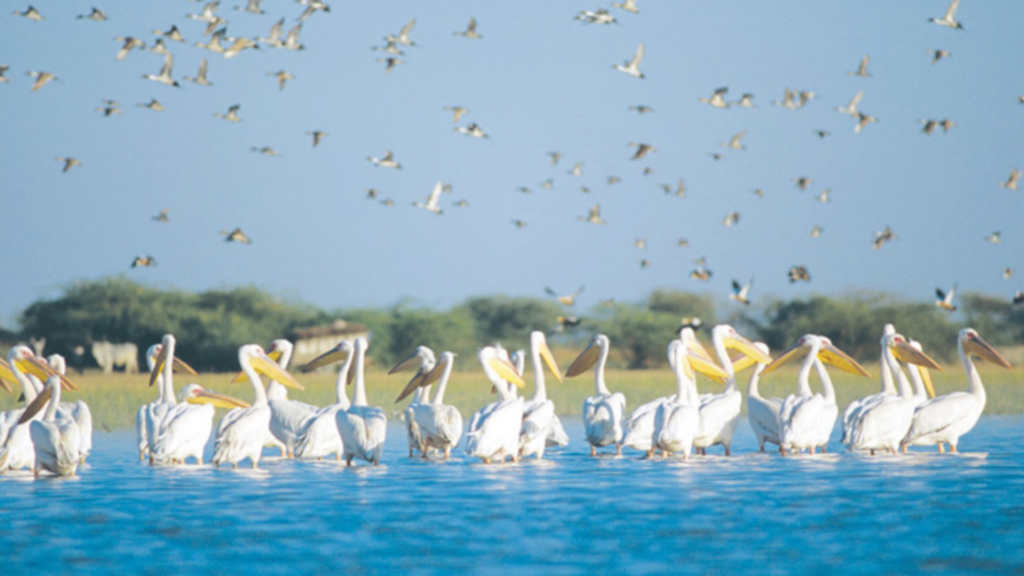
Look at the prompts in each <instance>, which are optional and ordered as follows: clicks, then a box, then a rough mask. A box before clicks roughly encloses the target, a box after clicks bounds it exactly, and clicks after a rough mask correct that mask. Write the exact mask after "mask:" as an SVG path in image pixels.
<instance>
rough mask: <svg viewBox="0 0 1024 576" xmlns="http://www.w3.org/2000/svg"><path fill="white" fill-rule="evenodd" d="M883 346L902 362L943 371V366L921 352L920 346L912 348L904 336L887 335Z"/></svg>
mask: <svg viewBox="0 0 1024 576" xmlns="http://www.w3.org/2000/svg"><path fill="white" fill-rule="evenodd" d="M882 346H884V347H886V348H889V349H890V350H892V353H893V356H895V357H896V358H897V359H898V360H900V361H902V362H906V363H908V364H914V365H915V366H922V367H925V368H929V369H932V370H939V371H942V366H939V364H938V363H937V362H935V360H932V359H931V358H930V357H929V356H928V355H927V354H925V353H924V352H922V351H921V345H920V344H918V345H917V347H914V346H912V345H911V343H910V342H908V341H907V339H906V338H905V337H904V336H903V335H902V334H898V333H896V332H893V333H892V334H889V333H886V334H885V335H883V336H882Z"/></svg>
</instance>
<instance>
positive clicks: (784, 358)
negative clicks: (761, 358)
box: [761, 343, 810, 376]
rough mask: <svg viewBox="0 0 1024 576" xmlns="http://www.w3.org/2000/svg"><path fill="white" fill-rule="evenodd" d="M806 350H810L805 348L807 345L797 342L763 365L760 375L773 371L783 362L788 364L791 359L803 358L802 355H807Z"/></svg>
mask: <svg viewBox="0 0 1024 576" xmlns="http://www.w3.org/2000/svg"><path fill="white" fill-rule="evenodd" d="M808 352H810V349H809V348H807V346H804V345H803V344H800V343H798V344H797V345H796V346H793V347H792V348H790V349H789V350H786V351H785V352H783V353H782V355H781V356H779V357H778V358H776V359H775V360H772V361H771V362H769V363H768V365H767V366H765V367H764V370H762V371H761V375H762V376H764V375H765V374H768V373H769V372H772V371H774V370H775V369H776V368H778V367H779V366H782V365H783V364H788V363H790V362H792V361H793V360H796V359H799V358H803V357H804V356H807V353H808Z"/></svg>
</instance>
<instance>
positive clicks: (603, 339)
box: [565, 334, 611, 378]
mask: <svg viewBox="0 0 1024 576" xmlns="http://www.w3.org/2000/svg"><path fill="white" fill-rule="evenodd" d="M610 345H611V343H610V342H609V340H608V337H607V336H605V335H604V334H597V335H596V336H594V337H593V338H592V339H591V340H590V344H587V347H586V348H584V349H583V352H580V355H579V356H577V357H576V359H575V360H573V361H572V364H570V365H569V369H568V370H566V371H565V377H566V378H572V377H574V376H579V375H580V374H582V373H584V372H586V371H587V370H590V368H591V367H592V366H593V365H594V364H597V360H598V358H600V357H601V352H602V351H603V350H607V349H608V347H609V346H610Z"/></svg>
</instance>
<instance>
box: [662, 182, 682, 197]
mask: <svg viewBox="0 0 1024 576" xmlns="http://www.w3.org/2000/svg"><path fill="white" fill-rule="evenodd" d="M661 190H662V191H663V192H664V193H665V194H674V195H675V196H676V197H678V198H686V183H685V182H683V179H682V178H680V179H679V182H677V183H676V186H675V188H672V186H671V185H669V184H662V185H661Z"/></svg>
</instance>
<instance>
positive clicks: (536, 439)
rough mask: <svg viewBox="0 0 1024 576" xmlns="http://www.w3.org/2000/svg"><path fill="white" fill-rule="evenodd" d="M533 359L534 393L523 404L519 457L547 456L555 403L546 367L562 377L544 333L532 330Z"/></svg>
mask: <svg viewBox="0 0 1024 576" xmlns="http://www.w3.org/2000/svg"><path fill="white" fill-rule="evenodd" d="M530 362H531V363H532V364H533V381H534V386H535V392H534V395H533V397H532V398H531V399H530V400H528V401H526V402H525V403H524V404H523V425H522V428H521V429H520V431H519V457H520V458H526V457H527V456H534V455H535V456H536V457H537V459H538V460H540V459H542V458H544V449H545V448H547V443H548V437H549V436H550V435H551V430H552V428H553V427H554V423H555V419H556V418H557V416H556V415H555V403H554V402H552V401H551V400H549V399H548V396H547V387H546V384H545V382H544V368H547V369H548V370H549V371H551V374H553V375H554V376H555V379H556V380H558V381H559V382H561V381H562V373H561V372H560V371H559V369H558V365H557V364H556V363H555V358H554V356H552V354H551V349H550V348H548V344H547V340H546V339H545V338H544V333H543V332H540V331H534V332H532V333H530Z"/></svg>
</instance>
